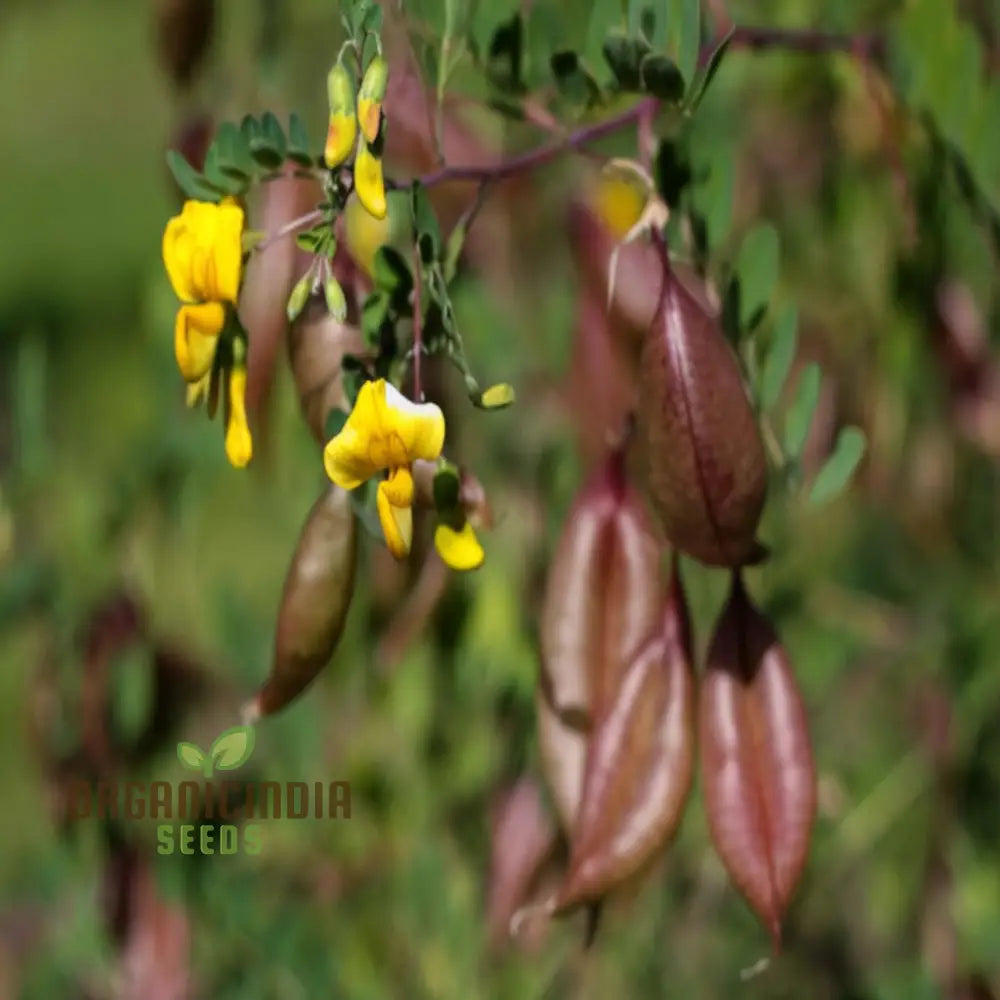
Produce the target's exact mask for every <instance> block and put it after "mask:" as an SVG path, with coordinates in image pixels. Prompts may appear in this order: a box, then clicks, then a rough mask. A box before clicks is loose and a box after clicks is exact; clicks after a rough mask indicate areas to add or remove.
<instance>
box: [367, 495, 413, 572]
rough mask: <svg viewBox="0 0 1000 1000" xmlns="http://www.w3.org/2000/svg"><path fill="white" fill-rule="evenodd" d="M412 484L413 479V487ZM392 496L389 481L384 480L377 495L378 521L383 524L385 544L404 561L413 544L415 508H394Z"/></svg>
mask: <svg viewBox="0 0 1000 1000" xmlns="http://www.w3.org/2000/svg"><path fill="white" fill-rule="evenodd" d="M412 483H413V481H412V479H411V480H410V484H411V487H412ZM391 494H392V488H391V487H390V486H389V480H388V479H384V480H383V481H382V482H380V483H379V484H378V490H377V491H376V493H375V507H376V509H377V510H378V519H379V521H380V522H381V523H382V532H383V534H384V535H385V544H386V545H387V546H388V547H389V551H390V552H391V553H392V554H393V555H394V556H395V557H396V558H397V559H402V558H404V557H405V556H406V555H408V554H409V551H410V545H411V544H412V542H413V508H412V507H410V506H405V507H396V506H394V505H393V504H392V502H391V500H390V496H391Z"/></svg>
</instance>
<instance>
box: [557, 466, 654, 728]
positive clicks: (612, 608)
mask: <svg viewBox="0 0 1000 1000" xmlns="http://www.w3.org/2000/svg"><path fill="white" fill-rule="evenodd" d="M660 553H661V547H660V544H659V542H658V540H657V538H656V536H655V534H654V532H653V528H652V525H651V523H650V520H649V517H648V515H647V513H646V510H645V507H644V506H643V504H642V500H641V498H640V497H639V495H638V493H637V492H636V491H635V490H634V489H633V488H632V486H631V485H630V484H629V483H628V482H627V480H626V477H625V458H624V454H623V452H621V451H616V452H614V453H612V454H611V455H610V456H609V457H608V459H607V460H606V461H605V462H604V463H603V464H602V465H601V466H600V467H599V468H598V469H597V470H596V471H595V473H594V474H593V475H592V476H591V477H590V479H589V480H588V482H587V483H586V484H585V486H584V487H583V489H582V490H581V492H580V494H579V495H578V497H577V499H576V500H575V502H574V503H573V506H572V507H571V509H570V511H569V515H568V516H567V519H566V524H565V527H564V528H563V532H562V535H561V536H560V538H559V542H558V545H557V547H556V552H555V555H554V557H553V559H552V564H551V566H550V568H549V575H548V580H547V583H546V590H545V597H544V601H543V605H542V620H541V652H542V677H541V682H542V687H543V690H544V691H545V694H546V697H547V699H548V701H549V703H550V705H551V707H552V708H553V709H554V710H555V712H556V714H557V715H559V716H560V717H561V718H562V719H563V720H564V721H567V722H569V723H570V724H571V725H575V726H577V727H579V728H585V727H586V726H587V725H589V723H590V721H591V720H592V718H593V717H596V716H597V715H599V714H600V712H601V711H602V710H603V707H604V706H605V705H607V704H608V703H609V702H610V701H611V699H612V698H613V697H614V694H615V692H616V691H617V689H618V685H619V682H620V679H621V676H622V674H623V673H624V671H625V668H626V667H627V666H628V664H629V662H630V661H631V659H632V657H633V656H634V654H635V652H636V651H637V650H638V649H639V647H640V646H641V645H642V643H643V642H644V640H645V639H646V638H647V637H648V636H649V635H650V634H651V633H652V632H653V630H654V628H655V626H656V623H657V619H658V615H659V613H660V609H661V607H662V586H661V579H660Z"/></svg>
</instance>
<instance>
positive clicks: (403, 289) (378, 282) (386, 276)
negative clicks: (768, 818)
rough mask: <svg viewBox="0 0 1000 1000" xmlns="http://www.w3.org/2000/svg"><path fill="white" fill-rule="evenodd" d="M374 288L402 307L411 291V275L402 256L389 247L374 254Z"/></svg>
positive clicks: (379, 249)
mask: <svg viewBox="0 0 1000 1000" xmlns="http://www.w3.org/2000/svg"><path fill="white" fill-rule="evenodd" d="M372 277H373V279H374V281H375V287H376V288H378V289H379V290H380V291H383V292H385V293H386V294H387V295H388V296H390V297H391V298H392V300H393V302H394V303H395V304H397V305H398V306H399V307H402V306H404V305H405V304H406V302H407V301H408V300H409V296H410V292H412V291H413V274H412V273H411V271H410V266H409V264H408V263H407V262H406V260H405V258H404V257H403V255H402V254H401V253H400V252H399V251H398V250H396V249H395V248H394V247H391V246H381V247H379V248H378V250H377V251H376V252H375V258H374V261H373V264H372Z"/></svg>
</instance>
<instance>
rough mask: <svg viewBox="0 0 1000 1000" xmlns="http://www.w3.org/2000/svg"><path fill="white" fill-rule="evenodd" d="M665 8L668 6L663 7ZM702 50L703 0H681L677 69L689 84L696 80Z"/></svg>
mask: <svg viewBox="0 0 1000 1000" xmlns="http://www.w3.org/2000/svg"><path fill="white" fill-rule="evenodd" d="M663 6H664V7H665V6H666V4H664V5H663ZM700 50H701V0H681V12H680V23H679V25H678V38H677V50H676V51H677V68H678V69H679V70H680V71H681V76H682V77H683V78H684V80H685V81H687V82H692V81H693V80H694V74H695V70H696V69H697V68H698V54H699V52H700Z"/></svg>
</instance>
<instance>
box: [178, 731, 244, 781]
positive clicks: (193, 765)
mask: <svg viewBox="0 0 1000 1000" xmlns="http://www.w3.org/2000/svg"><path fill="white" fill-rule="evenodd" d="M253 745H254V731H253V727H252V726H233V727H232V728H231V729H227V730H226V731H225V732H223V733H220V734H219V735H218V736H217V737H216V738H215V742H214V743H213V744H212V747H211V749H210V750H209V752H208V753H207V754H206V753H205V751H204V750H202V749H201V747H199V746H198V745H197V744H195V743H184V742H182V743H178V744H177V759H178V760H179V761H180V762H181V764H183V765H184V767H186V768H187V769H188V770H190V771H201V772H202V774H204V775H205V777H206V778H211V777H212V772H213V771H214V770H216V769H217V770H219V771H235V770H236V768H238V767H242V766H243V765H244V764H245V763H246V762H247V761H248V760H249V759H250V754H252V753H253Z"/></svg>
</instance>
